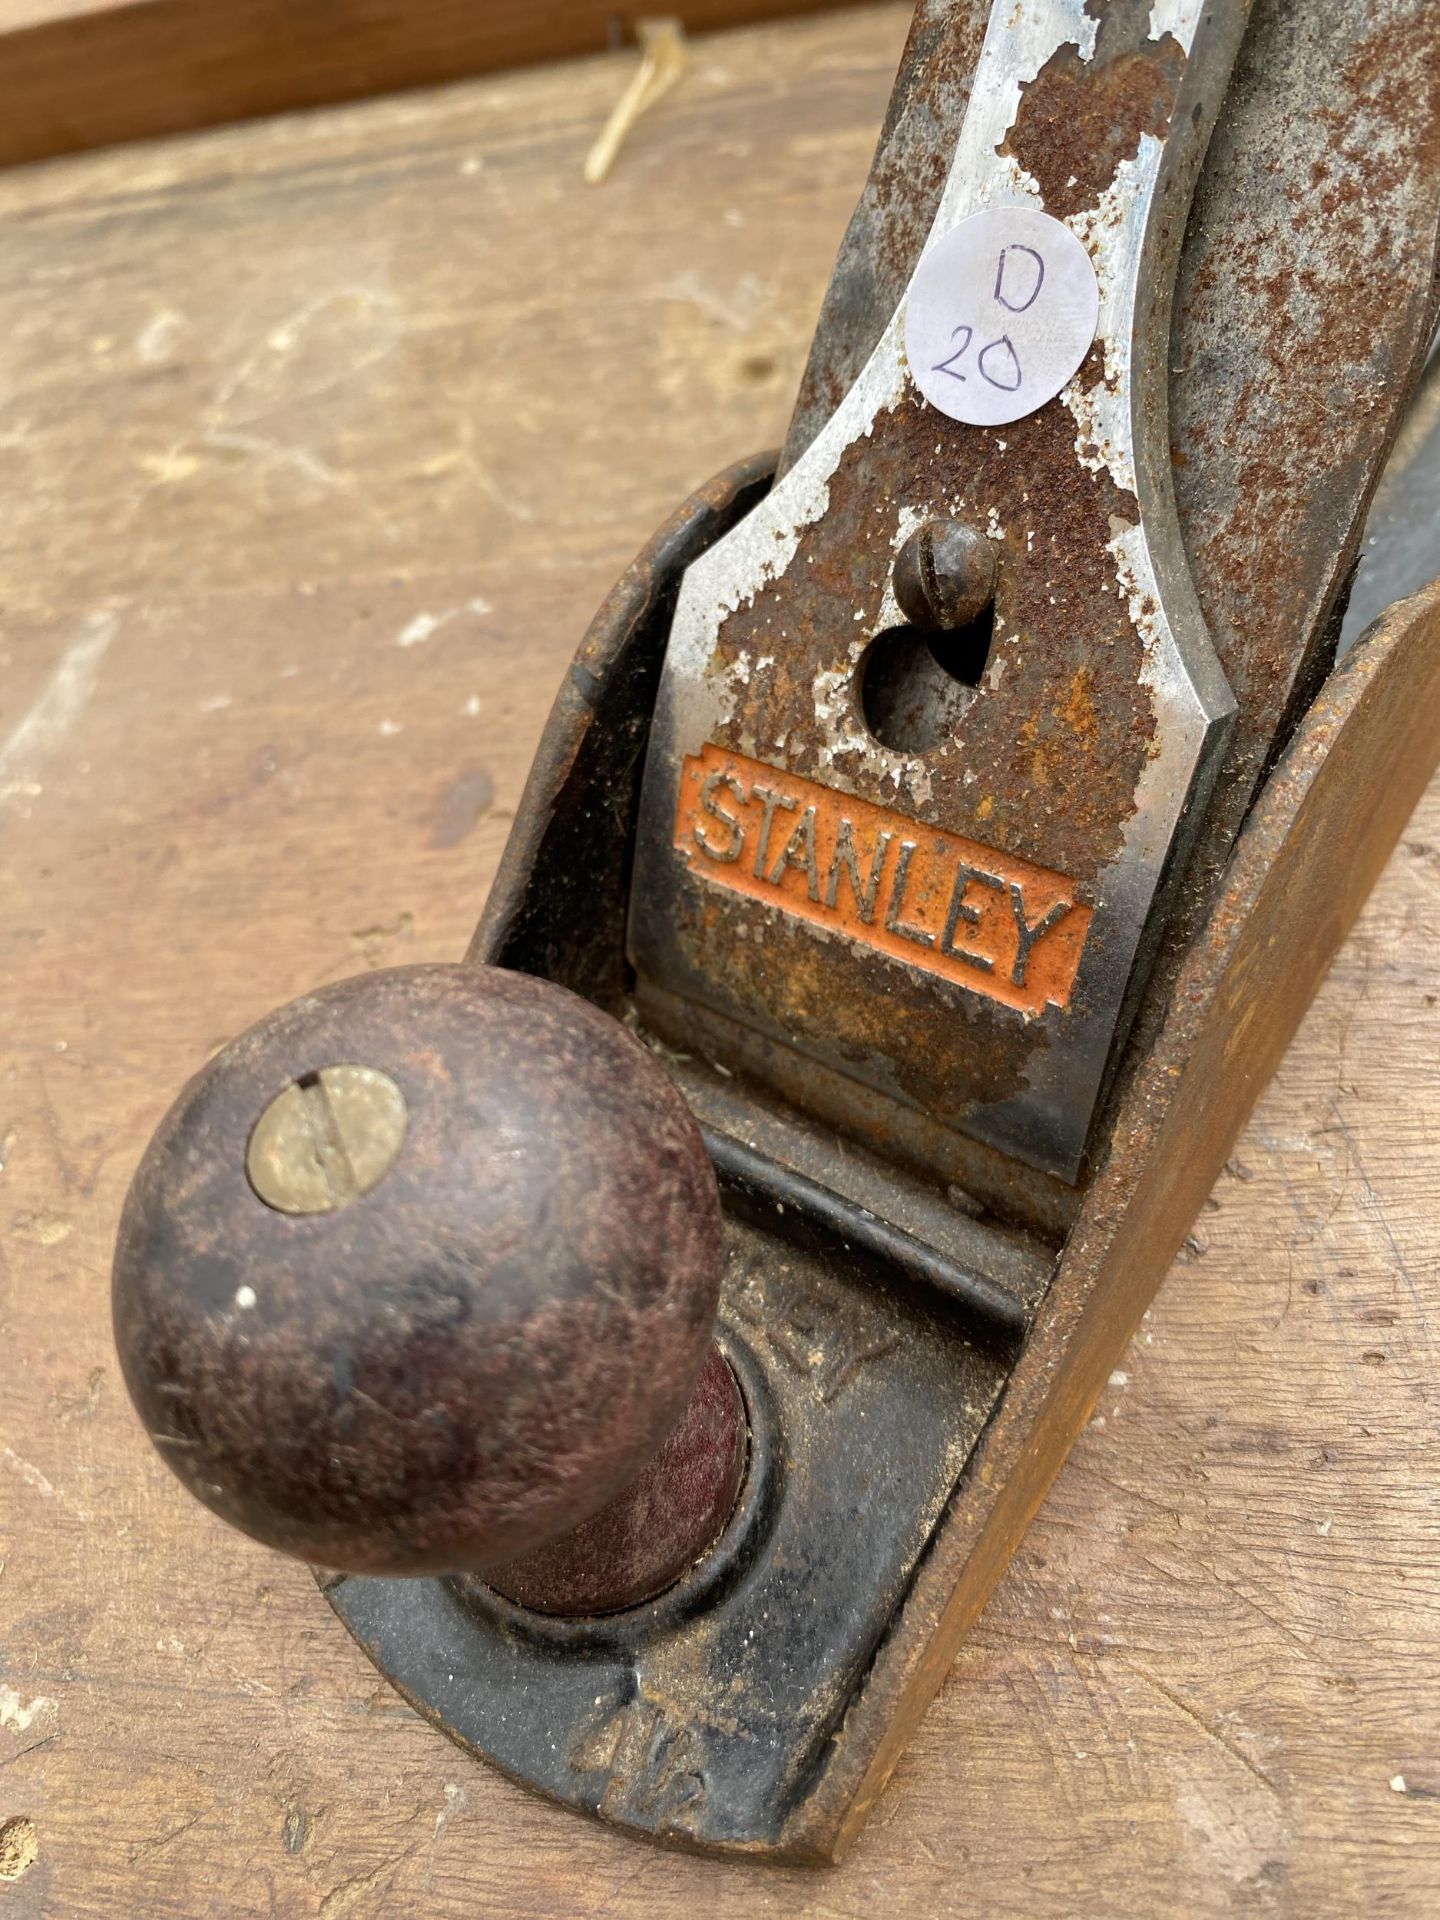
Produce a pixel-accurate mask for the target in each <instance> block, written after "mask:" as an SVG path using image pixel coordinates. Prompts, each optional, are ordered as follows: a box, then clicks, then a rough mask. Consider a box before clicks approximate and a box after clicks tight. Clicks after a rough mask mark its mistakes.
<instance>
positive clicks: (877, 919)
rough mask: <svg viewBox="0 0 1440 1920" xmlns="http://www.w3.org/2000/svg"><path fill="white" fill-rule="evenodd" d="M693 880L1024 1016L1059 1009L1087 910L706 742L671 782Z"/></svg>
mask: <svg viewBox="0 0 1440 1920" xmlns="http://www.w3.org/2000/svg"><path fill="white" fill-rule="evenodd" d="M675 845H676V847H677V848H678V849H679V851H680V852H681V853H682V854H683V855H685V856H686V857H687V858H688V860H689V862H690V867H691V871H692V872H694V873H696V874H699V875H700V876H702V877H703V878H704V879H706V880H709V881H711V882H713V883H714V884H715V885H716V886H719V887H728V888H729V889H730V890H731V892H732V893H743V894H745V895H747V896H748V897H749V898H750V899H751V900H759V901H762V902H763V903H764V904H765V905H767V906H772V907H779V908H780V909H781V911H782V912H784V913H791V914H794V915H795V916H796V917H797V918H798V919H801V920H810V921H813V922H814V924H815V925H816V926H817V927H828V928H830V929H831V930H832V931H833V932H835V933H842V934H844V935H845V936H846V937H847V938H848V939H851V940H858V941H859V942H860V944H861V945H862V946H867V947H875V948H878V950H879V951H880V952H881V953H887V954H889V955H890V957H891V958H892V959H894V960H900V961H903V962H904V963H905V965H906V966H910V967H919V968H920V969H921V970H922V971H924V972H926V973H936V974H939V975H940V977H941V978H942V979H944V980H954V981H956V982H958V984H959V985H961V986H963V987H969V988H970V989H971V990H972V991H973V992H975V993H983V994H986V995H987V996H988V997H989V998H990V999H992V1000H999V1001H1002V1002H1003V1003H1004V1005H1006V1006H1007V1007H1015V1008H1018V1009H1019V1010H1020V1011H1021V1012H1022V1013H1029V1014H1039V1013H1043V1012H1044V1010H1045V1008H1046V1006H1047V1005H1049V1006H1055V1007H1065V1006H1067V1005H1068V1004H1069V1001H1070V995H1071V992H1072V991H1073V989H1074V986H1075V971H1076V968H1077V967H1078V966H1079V964H1080V955H1081V953H1082V952H1083V951H1084V947H1085V936H1086V934H1087V933H1088V932H1089V930H1090V921H1091V919H1092V917H1093V910H1092V909H1091V908H1090V907H1087V906H1084V905H1082V904H1081V903H1080V902H1079V901H1077V900H1076V898H1075V888H1074V886H1073V884H1072V883H1071V882H1070V881H1069V880H1067V879H1066V878H1065V876H1064V875H1063V874H1059V873H1050V872H1048V871H1047V870H1046V869H1045V868H1044V867H1033V866H1031V865H1030V863H1029V862H1028V861H1026V860H1017V859H1015V858H1014V856H1013V855H1010V854H1003V853H996V852H995V851H994V850H993V849H992V848H990V847H982V846H980V845H979V843H978V842H976V841H974V840H962V839H961V838H960V836H959V835H958V834H955V833H942V832H940V831H939V830H938V829H937V828H935V827H922V826H919V825H917V824H916V822H915V821H913V820H907V819H906V818H905V817H904V815H903V814H898V813H891V812H889V811H888V809H886V808H885V807H874V806H871V805H870V804H869V802H868V801H865V800H855V799H852V798H851V796H850V795H849V794H844V793H836V792H835V791H834V790H833V789H832V788H830V787H822V786H818V785H817V784H816V783H815V781H813V780H804V779H800V778H798V777H797V776H796V775H795V774H792V773H781V772H779V771H778V770H777V769H776V768H774V767H767V766H763V765H762V764H761V763H760V762H759V761H757V760H747V759H745V758H744V757H743V756H742V755H740V754H738V753H727V752H724V751H722V750H721V749H720V748H719V747H710V746H707V747H706V748H705V749H704V750H703V752H702V753H700V754H699V756H698V757H694V758H691V759H687V760H686V762H685V764H684V767H683V769H682V770H681V775H680V810H679V814H678V816H677V818H676V821H675Z"/></svg>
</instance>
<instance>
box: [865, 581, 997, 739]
mask: <svg viewBox="0 0 1440 1920" xmlns="http://www.w3.org/2000/svg"><path fill="white" fill-rule="evenodd" d="M994 641H995V609H994V607H993V605H992V606H987V607H986V608H985V610H984V612H983V613H981V614H980V615H979V616H978V617H977V618H976V619H974V620H972V621H971V622H970V623H969V625H968V626H964V627H959V628H957V629H956V630H955V631H954V632H953V633H921V632H920V630H919V628H918V627H909V626H906V627H888V628H887V629H886V630H885V632H884V633H880V634H877V635H876V636H875V638H874V639H873V640H872V641H871V643H870V645H869V646H868V647H867V648H866V650H865V654H864V657H863V659H862V660H861V662H860V706H861V711H862V712H863V713H864V715H865V724H866V726H867V727H868V728H869V729H870V731H871V733H872V734H873V735H874V736H875V738H876V739H877V740H878V741H879V742H880V744H881V746H882V747H889V748H891V750H892V751H894V752H896V753H929V752H930V751H931V750H932V749H933V748H935V747H938V746H941V745H943V744H944V742H945V741H946V740H950V739H953V738H954V736H955V734H956V732H957V731H958V729H959V726H960V722H961V721H962V720H963V719H964V717H965V715H966V713H967V712H968V711H969V709H970V707H971V706H972V705H973V704H974V700H975V694H976V689H977V688H978V687H979V685H980V678H981V675H982V674H983V673H984V671H985V668H986V665H987V664H988V662H989V659H990V649H991V647H992V646H993V645H994Z"/></svg>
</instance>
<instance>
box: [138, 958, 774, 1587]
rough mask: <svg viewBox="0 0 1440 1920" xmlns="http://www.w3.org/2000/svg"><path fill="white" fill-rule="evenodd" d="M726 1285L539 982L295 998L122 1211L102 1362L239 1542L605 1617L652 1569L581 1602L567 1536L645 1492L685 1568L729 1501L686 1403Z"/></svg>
mask: <svg viewBox="0 0 1440 1920" xmlns="http://www.w3.org/2000/svg"><path fill="white" fill-rule="evenodd" d="M721 1268H722V1250H721V1222H720V1205H719V1196H718V1192H717V1189H716V1183H715V1177H714V1173H713V1171H712V1169H711V1166H710V1161H709V1157H708V1155H707V1154H706V1151H705V1147H704V1144H703V1142H702V1140H701V1138H700V1134H699V1131H698V1129H697V1128H696V1126H695V1123H694V1121H693V1120H692V1118H691V1116H690V1113H689V1111H688V1109H687V1107H686V1106H685V1103H684V1101H683V1100H682V1099H681V1097H680V1095H679V1093H678V1092H677V1091H676V1089H675V1088H674V1086H673V1085H672V1083H671V1081H670V1080H669V1078H668V1076H667V1075H666V1073H665V1072H664V1070H663V1068H662V1067H661V1066H660V1064H659V1063H658V1061H657V1060H656V1059H655V1058H654V1056H653V1055H652V1054H651V1053H650V1052H649V1051H648V1050H647V1049H646V1048H645V1047H643V1046H642V1045H641V1044H640V1043H639V1042H638V1041H637V1040H636V1039H634V1038H633V1036H632V1035H630V1034H629V1033H627V1032H626V1031H625V1029H624V1028H623V1027H621V1026H620V1025H619V1024H618V1023H617V1022H615V1021H614V1020H612V1019H610V1018H609V1017H608V1016H607V1015H606V1014H603V1013H601V1012H600V1011H598V1010H597V1009H596V1008H595V1007H593V1006H591V1005H590V1004H589V1003H588V1002H587V1001H584V1000H581V999H580V998H578V997H577V996H576V995H574V994H571V993H569V992H567V991H566V990H565V989H563V988H560V987H557V986H554V985H552V984H550V983H549V982H546V981H542V980H537V979H532V978H530V977H529V976H527V975H523V974H515V973H508V972H502V971H498V970H495V969H491V968H484V967H472V966H429V967H406V968H400V969H396V970H394V971H391V972H384V973H372V974H367V975H364V976H363V977H361V978H359V979H355V980H348V981H344V982H341V983H340V984H338V985H336V986H332V987H327V988H323V989H322V990H320V991H319V992H316V993H312V994H307V995H305V996H304V997H303V998H302V999H300V1000H297V1001H295V1002H294V1003H293V1004H292V1005H290V1006H288V1007H286V1008H284V1009H282V1010H281V1011H280V1012H278V1013H275V1014H272V1015H270V1016H269V1017H268V1018H267V1019H265V1020H263V1021H261V1022H260V1024H259V1025H258V1026H256V1027H254V1028H252V1029H251V1030H250V1031H249V1032H248V1033H246V1034H244V1035H243V1036H242V1037H241V1038H240V1039H238V1040H236V1041H235V1042H234V1043H233V1044H232V1045H231V1046H229V1047H227V1048H226V1049H225V1050H224V1051H223V1052H222V1053H220V1054H219V1055H218V1056H217V1057H216V1058H215V1059H213V1060H212V1061H211V1062H210V1063H209V1064H208V1065H207V1066H206V1067H204V1068H203V1069H202V1070H201V1072H200V1073H199V1074H197V1075H196V1077H195V1078H194V1079H193V1080H192V1081H191V1082H190V1084H189V1086H188V1087H186V1089H185V1090H184V1092H183V1093H182V1094H181V1096H180V1098H179V1100H178V1101H177V1102H176V1104H175V1106H174V1107H173V1108H172V1109H171V1111H170V1113H169V1114H168V1115H167V1117H166V1118H165V1120H164V1122H163V1123H162V1125H161V1127H160V1129H159V1131H158V1133H157V1134H156V1136H155V1139H154V1140H153V1142H152V1143H151V1145H150V1147H149V1149H148V1151H147V1153H146V1155H145V1157H144V1159H143V1161H142V1162H141V1165H140V1168H139V1171H138V1172H137V1174H136V1176H135V1180H134V1184H133V1185H132V1187H131V1190H130V1194H129V1198H128V1200H127V1202H126V1206H125V1212H124V1217H123V1220H122V1223H121V1229H120V1237H119V1244H118V1248H117V1252H116V1260H115V1277H114V1313H115V1335H116V1341H117V1345H118V1347H119V1352H120V1359H121V1364H122V1366H123V1369H124V1374H125V1379H126V1381H127V1383H128V1385H129V1388H130V1392H131V1394H132V1396H133V1398H134V1401H135V1404H136V1406H137V1408H138V1409H139V1412H140V1415H141V1418H142V1419H143V1420H144V1422H145V1424H146V1426H147V1428H148V1430H149V1432H150V1435H151V1437H152V1439H153V1440H154V1441H155V1444H156V1445H157V1446H158V1447H159V1448H160V1450H161V1451H162V1453H163V1454H164V1456H165V1458H166V1459H167V1460H168V1462H169V1463H170V1465H171V1467H172V1468H173V1469H174V1470H175V1472H176V1473H177V1474H178V1475H179V1476H180V1478H181V1480H182V1481H184V1483H185V1485H186V1486H187V1487H189V1489H190V1491H191V1492H192V1493H194V1494H195V1495H196V1497H197V1498H198V1499H200V1500H201V1501H203V1502H204V1504H205V1505H206V1506H208V1507H210V1508H211V1509H212V1510H213V1511H214V1512H216V1513H218V1514H220V1515H222V1516H223V1517H224V1518H225V1519H227V1520H229V1521H231V1522H233V1523H234V1524H235V1525H236V1526H237V1527H239V1528H241V1529H242V1530H243V1531H244V1532H245V1533H248V1534H250V1535H251V1536H252V1537H253V1538H254V1539H256V1540H260V1541H262V1542H264V1543H265V1544H266V1545H268V1546H271V1547H275V1548H278V1549H279V1550H281V1551H282V1552H285V1553H290V1554H295V1555H298V1556H299V1557H301V1558H302V1559H305V1560H308V1561H311V1562H313V1563H317V1564H319V1565H322V1566H325V1567H330V1568H335V1569H337V1570H342V1571H346V1572H352V1573H379V1574H403V1575H418V1574H429V1573H449V1572H460V1571H477V1570H484V1569H487V1568H491V1567H494V1566H497V1565H499V1564H500V1563H504V1562H510V1563H515V1564H516V1565H517V1566H518V1572H517V1573H516V1574H515V1576H514V1581H513V1582H512V1584H514V1585H515V1587H516V1590H517V1594H519V1595H520V1597H528V1598H529V1599H530V1600H531V1601H532V1602H533V1604H537V1605H541V1606H546V1605H549V1606H550V1607H551V1610H556V1605H557V1603H558V1606H559V1607H565V1606H567V1598H566V1594H567V1591H572V1598H574V1599H575V1604H577V1605H579V1606H581V1607H582V1608H588V1607H591V1606H595V1607H600V1606H613V1605H623V1604H628V1603H630V1602H631V1601H633V1600H634V1599H636V1598H638V1597H641V1596H640V1594H639V1592H638V1588H640V1587H643V1586H645V1585H646V1584H647V1582H648V1584H649V1585H650V1586H651V1589H652V1590H653V1588H654V1582H655V1580H656V1579H657V1578H658V1577H659V1574H658V1573H657V1570H656V1564H650V1565H649V1568H648V1571H641V1572H636V1571H635V1570H634V1569H632V1570H631V1571H630V1572H629V1573H626V1574H624V1575H623V1576H617V1577H616V1578H612V1579H609V1580H608V1582H607V1580H606V1579H605V1578H599V1579H596V1578H595V1577H594V1569H593V1567H591V1569H590V1574H589V1577H588V1578H587V1579H581V1580H580V1581H579V1584H578V1586H577V1585H576V1579H577V1575H576V1569H575V1567H574V1566H573V1564H572V1565H570V1566H569V1571H568V1573H567V1572H566V1571H565V1569H566V1565H567V1561H566V1553H565V1551H564V1550H563V1546H564V1542H565V1541H566V1540H567V1539H568V1537H569V1536H571V1535H573V1534H574V1532H575V1530H576V1529H577V1528H582V1527H583V1526H584V1524H585V1523H587V1522H594V1521H595V1519H596V1516H597V1515H602V1510H605V1516H608V1517H605V1516H602V1518H603V1519H604V1524H602V1525H601V1526H600V1527H599V1529H598V1532H596V1530H595V1529H594V1528H593V1527H592V1536H593V1539H592V1548H593V1551H598V1552H600V1553H601V1554H602V1555H603V1554H604V1553H605V1552H606V1551H609V1550H610V1549H607V1548H606V1546H605V1544H604V1543H605V1541H606V1540H607V1539H610V1538H612V1537H613V1536H614V1534H615V1522H616V1515H615V1513H613V1512H611V1509H612V1508H615V1507H616V1506H617V1502H618V1510H619V1514H620V1522H621V1524H620V1532H621V1534H623V1533H624V1532H625V1525H624V1512H625V1500H626V1497H627V1490H629V1489H631V1488H632V1487H634V1486H636V1484H637V1482H639V1483H641V1485H642V1486H643V1487H646V1488H648V1491H645V1492H644V1495H643V1500H644V1502H648V1503H650V1507H653V1506H654V1505H655V1503H656V1502H657V1501H658V1506H659V1508H660V1509H662V1510H663V1509H665V1508H666V1503H667V1500H669V1502H670V1507H671V1509H672V1510H671V1511H670V1512H669V1516H668V1522H666V1523H665V1524H668V1525H669V1527H670V1530H671V1531H672V1532H673V1533H674V1534H675V1536H676V1539H675V1542H674V1543H672V1545H671V1548H670V1554H669V1557H670V1559H671V1560H677V1561H678V1562H679V1564H687V1563H688V1559H693V1557H694V1556H695V1554H696V1553H697V1552H699V1551H702V1550H703V1548H704V1547H705V1546H706V1545H708V1544H709V1542H710V1540H711V1539H713V1538H714V1537H715V1534H716V1533H717V1532H718V1531H719V1528H720V1527H721V1526H722V1525H723V1523H724V1518H725V1517H726V1515H728V1512H729V1507H730V1505H731V1504H732V1503H733V1500H734V1497H735V1492H736V1485H737V1482H738V1478H739V1473H740V1462H741V1459H742V1457H743V1427H744V1421H743V1411H742V1409H741V1406H740V1402H739V1398H738V1394H737V1393H736V1391H735V1388H734V1382H733V1379H731V1378H730V1376H729V1372H728V1368H727V1369H725V1376H726V1381H727V1383H728V1384H727V1385H726V1386H724V1387H720V1388H717V1385H716V1381H715V1378H714V1376H713V1373H708V1370H707V1379H708V1384H707V1387H706V1392H705V1393H703V1394H697V1391H696V1388H697V1379H698V1378H699V1376H700V1372H701V1367H702V1363H703V1362H704V1361H705V1359H706V1356H707V1354H708V1353H709V1352H710V1347H711V1335H712V1330H713V1326H714V1319H715V1309H716V1305H717V1301H718V1297H719V1289H720V1278H721ZM717 1358H718V1356H717ZM720 1364H721V1365H722V1366H723V1362H721V1363H720ZM712 1365H713V1363H712ZM717 1392H718V1393H719V1395H720V1399H721V1400H726V1398H727V1396H728V1401H727V1405H728V1411H727V1412H726V1413H724V1415H723V1416H721V1415H717V1412H716V1407H717V1405H718V1404H719V1403H718V1402H717V1399H716V1394H717ZM702 1403H703V1404H702ZM682 1416H684V1418H682ZM697 1420H698V1424H697ZM692 1429H693V1433H692V1434H691V1438H690V1439H689V1440H687V1439H686V1438H685V1436H686V1434H687V1433H691V1430H692ZM677 1439H678V1443H679V1445H680V1448H681V1455H682V1456H683V1458H680V1459H679V1460H678V1462H677V1470H676V1471H675V1472H673V1473H670V1472H667V1470H666V1468H665V1466H664V1460H665V1453H664V1448H665V1446H666V1443H667V1442H668V1443H671V1449H670V1450H671V1455H672V1456H673V1455H674V1445H675V1443H676V1442H677ZM697 1449H698V1450H699V1453H700V1455H701V1456H703V1458H702V1459H701V1462H700V1464H701V1466H702V1468H704V1467H705V1466H706V1463H707V1462H708V1478H707V1471H702V1472H701V1473H700V1475H699V1481H697V1479H696V1474H695V1471H694V1467H695V1455H696V1450H697ZM687 1450H688V1451H687ZM657 1456H659V1457H658V1459H657ZM647 1469H651V1471H650V1473H649V1476H648V1480H647V1473H646V1470H647ZM672 1479H673V1481H674V1483H675V1492H674V1496H673V1499H672V1498H671V1496H670V1493H669V1483H670V1481H671V1480H672ZM701 1483H704V1484H703V1487H702V1486H701ZM697 1488H698V1489H699V1490H698V1491H697ZM686 1489H688V1491H686ZM707 1502H708V1506H707V1504H706V1503H707ZM700 1507H706V1511H705V1512H703V1513H701V1512H700V1511H699V1510H698V1509H699V1508H700ZM646 1510H647V1511H649V1510H650V1508H649V1507H647V1509H646ZM647 1528H648V1530H649V1531H650V1532H652V1533H653V1532H654V1530H655V1523H654V1522H653V1520H652V1521H650V1522H647ZM661 1530H662V1531H663V1530H664V1529H663V1525H662V1528H661ZM632 1532H633V1528H632ZM701 1534H704V1536H705V1537H704V1538H703V1539H701V1538H699V1535H701ZM682 1536H683V1538H682ZM578 1537H579V1538H581V1539H582V1541H583V1539H584V1536H583V1535H582V1536H578ZM557 1542H559V1543H561V1544H562V1551H561V1552H560V1553H559V1554H558V1557H557V1554H556V1551H555V1548H556V1543H557ZM597 1543H598V1544H597ZM593 1551H592V1552H591V1559H592V1560H593ZM541 1553H543V1554H545V1555H546V1556H547V1558H546V1559H545V1560H544V1561H543V1562H541V1563H539V1566H540V1571H539V1572H538V1573H533V1577H531V1578H529V1579H528V1584H527V1576H526V1569H525V1562H524V1556H529V1555H534V1554H541ZM517 1556H519V1557H520V1559H519V1560H518V1561H517ZM643 1557H644V1556H642V1558H643ZM571 1558H572V1560H573V1555H572V1556H571ZM662 1558H664V1556H663V1555H662ZM651 1559H652V1561H653V1555H652V1556H651ZM667 1564H668V1562H667ZM546 1567H549V1568H550V1569H551V1570H552V1573H553V1571H554V1569H555V1568H556V1567H559V1568H560V1571H561V1577H560V1586H559V1587H558V1588H555V1586H554V1581H553V1580H552V1581H551V1589H552V1590H547V1588H546V1577H545V1574H544V1569H545V1568H546ZM674 1571H678V1565H677V1566H676V1567H674V1568H672V1569H671V1570H670V1572H669V1573H667V1574H666V1575H665V1577H666V1578H668V1577H671V1575H672V1574H673V1572H674ZM566 1579H568V1580H569V1581H570V1589H569V1590H567V1589H566V1588H565V1581H566ZM537 1582H538V1585H537ZM662 1584H663V1582H662ZM576 1596H578V1598H576Z"/></svg>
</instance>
